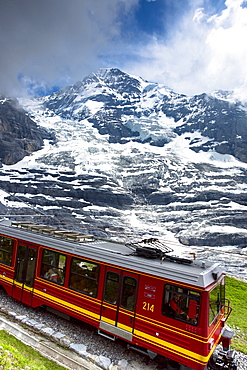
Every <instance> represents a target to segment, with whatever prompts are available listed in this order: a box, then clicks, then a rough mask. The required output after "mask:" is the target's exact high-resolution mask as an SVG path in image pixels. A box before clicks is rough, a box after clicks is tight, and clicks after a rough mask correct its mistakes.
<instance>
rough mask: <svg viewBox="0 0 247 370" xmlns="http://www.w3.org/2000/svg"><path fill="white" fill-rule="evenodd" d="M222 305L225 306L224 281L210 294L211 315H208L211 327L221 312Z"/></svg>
mask: <svg viewBox="0 0 247 370" xmlns="http://www.w3.org/2000/svg"><path fill="white" fill-rule="evenodd" d="M222 304H225V280H224V279H223V280H222V281H221V283H220V284H218V285H217V286H216V287H215V288H214V289H213V290H211V292H210V293H209V315H208V320H209V323H208V324H209V325H211V323H212V322H213V320H214V319H215V317H216V316H217V315H218V313H219V312H220V310H221V308H222Z"/></svg>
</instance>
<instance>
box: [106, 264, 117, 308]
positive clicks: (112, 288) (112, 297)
mask: <svg viewBox="0 0 247 370" xmlns="http://www.w3.org/2000/svg"><path fill="white" fill-rule="evenodd" d="M114 275H115V277H116V278H117V279H114V278H113V276H114ZM119 287H120V275H119V273H118V272H116V271H107V272H106V276H105V283H104V295H103V299H104V301H105V302H107V303H110V304H114V305H115V304H117V302H118V297H119Z"/></svg>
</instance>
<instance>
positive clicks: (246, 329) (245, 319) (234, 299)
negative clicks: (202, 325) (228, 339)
mask: <svg viewBox="0 0 247 370" xmlns="http://www.w3.org/2000/svg"><path fill="white" fill-rule="evenodd" d="M226 297H227V298H228V299H230V306H231V307H232V313H231V315H230V316H229V318H228V320H227V324H228V325H229V326H230V327H232V328H234V330H235V331H237V335H235V337H234V338H233V340H232V348H235V349H236V350H238V351H241V352H243V353H245V354H247V284H246V283H244V282H242V281H239V280H236V279H234V278H230V277H228V276H227V278H226Z"/></svg>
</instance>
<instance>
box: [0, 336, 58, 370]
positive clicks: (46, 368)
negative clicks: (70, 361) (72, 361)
mask: <svg viewBox="0 0 247 370" xmlns="http://www.w3.org/2000/svg"><path fill="white" fill-rule="evenodd" d="M2 369H4V370H12V369H15V370H50V369H52V370H64V367H62V366H59V365H58V364H57V363H56V362H54V361H51V360H49V359H47V358H46V357H43V356H42V355H40V354H39V352H37V351H35V350H34V349H33V348H31V347H29V346H26V345H25V344H23V343H22V342H21V341H19V340H18V339H16V338H15V337H13V336H12V335H10V334H8V333H6V332H5V331H3V330H0V370H2Z"/></svg>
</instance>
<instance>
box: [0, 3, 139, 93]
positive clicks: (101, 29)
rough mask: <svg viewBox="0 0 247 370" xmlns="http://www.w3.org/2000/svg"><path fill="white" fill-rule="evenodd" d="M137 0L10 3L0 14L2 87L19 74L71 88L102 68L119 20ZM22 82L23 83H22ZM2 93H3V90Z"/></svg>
mask: <svg viewBox="0 0 247 370" xmlns="http://www.w3.org/2000/svg"><path fill="white" fill-rule="evenodd" d="M137 3H138V0H104V1H102V0H93V1H92V0H73V1H69V0H63V1H61V0H42V1H34V0H21V1H20V0H8V1H1V11H0V50H1V54H0V86H1V90H2V91H1V92H8V93H13V92H14V90H15V89H18V88H20V86H18V75H19V74H21V75H23V76H24V79H28V78H30V79H33V80H34V81H35V80H38V81H39V82H40V83H42V81H45V82H46V83H47V82H48V81H50V82H51V83H56V82H57V83H59V82H60V83H61V81H63V82H65V80H66V79H67V78H70V79H71V81H72V82H73V83H74V82H76V81H77V80H80V79H82V78H83V77H84V76H85V75H87V74H88V73H90V72H92V71H94V70H95V69H97V68H99V67H102V65H101V63H102V62H101V61H100V58H99V55H100V54H103V53H104V52H105V51H107V48H108V47H109V45H110V43H111V42H112V40H113V39H114V38H117V37H118V35H119V32H120V28H121V23H120V15H123V16H124V15H125V16H126V15H127V14H128V13H129V12H130V11H131V9H132V7H133V6H134V5H135V4H137ZM22 81H23V80H22ZM3 90H5V91H3Z"/></svg>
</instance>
